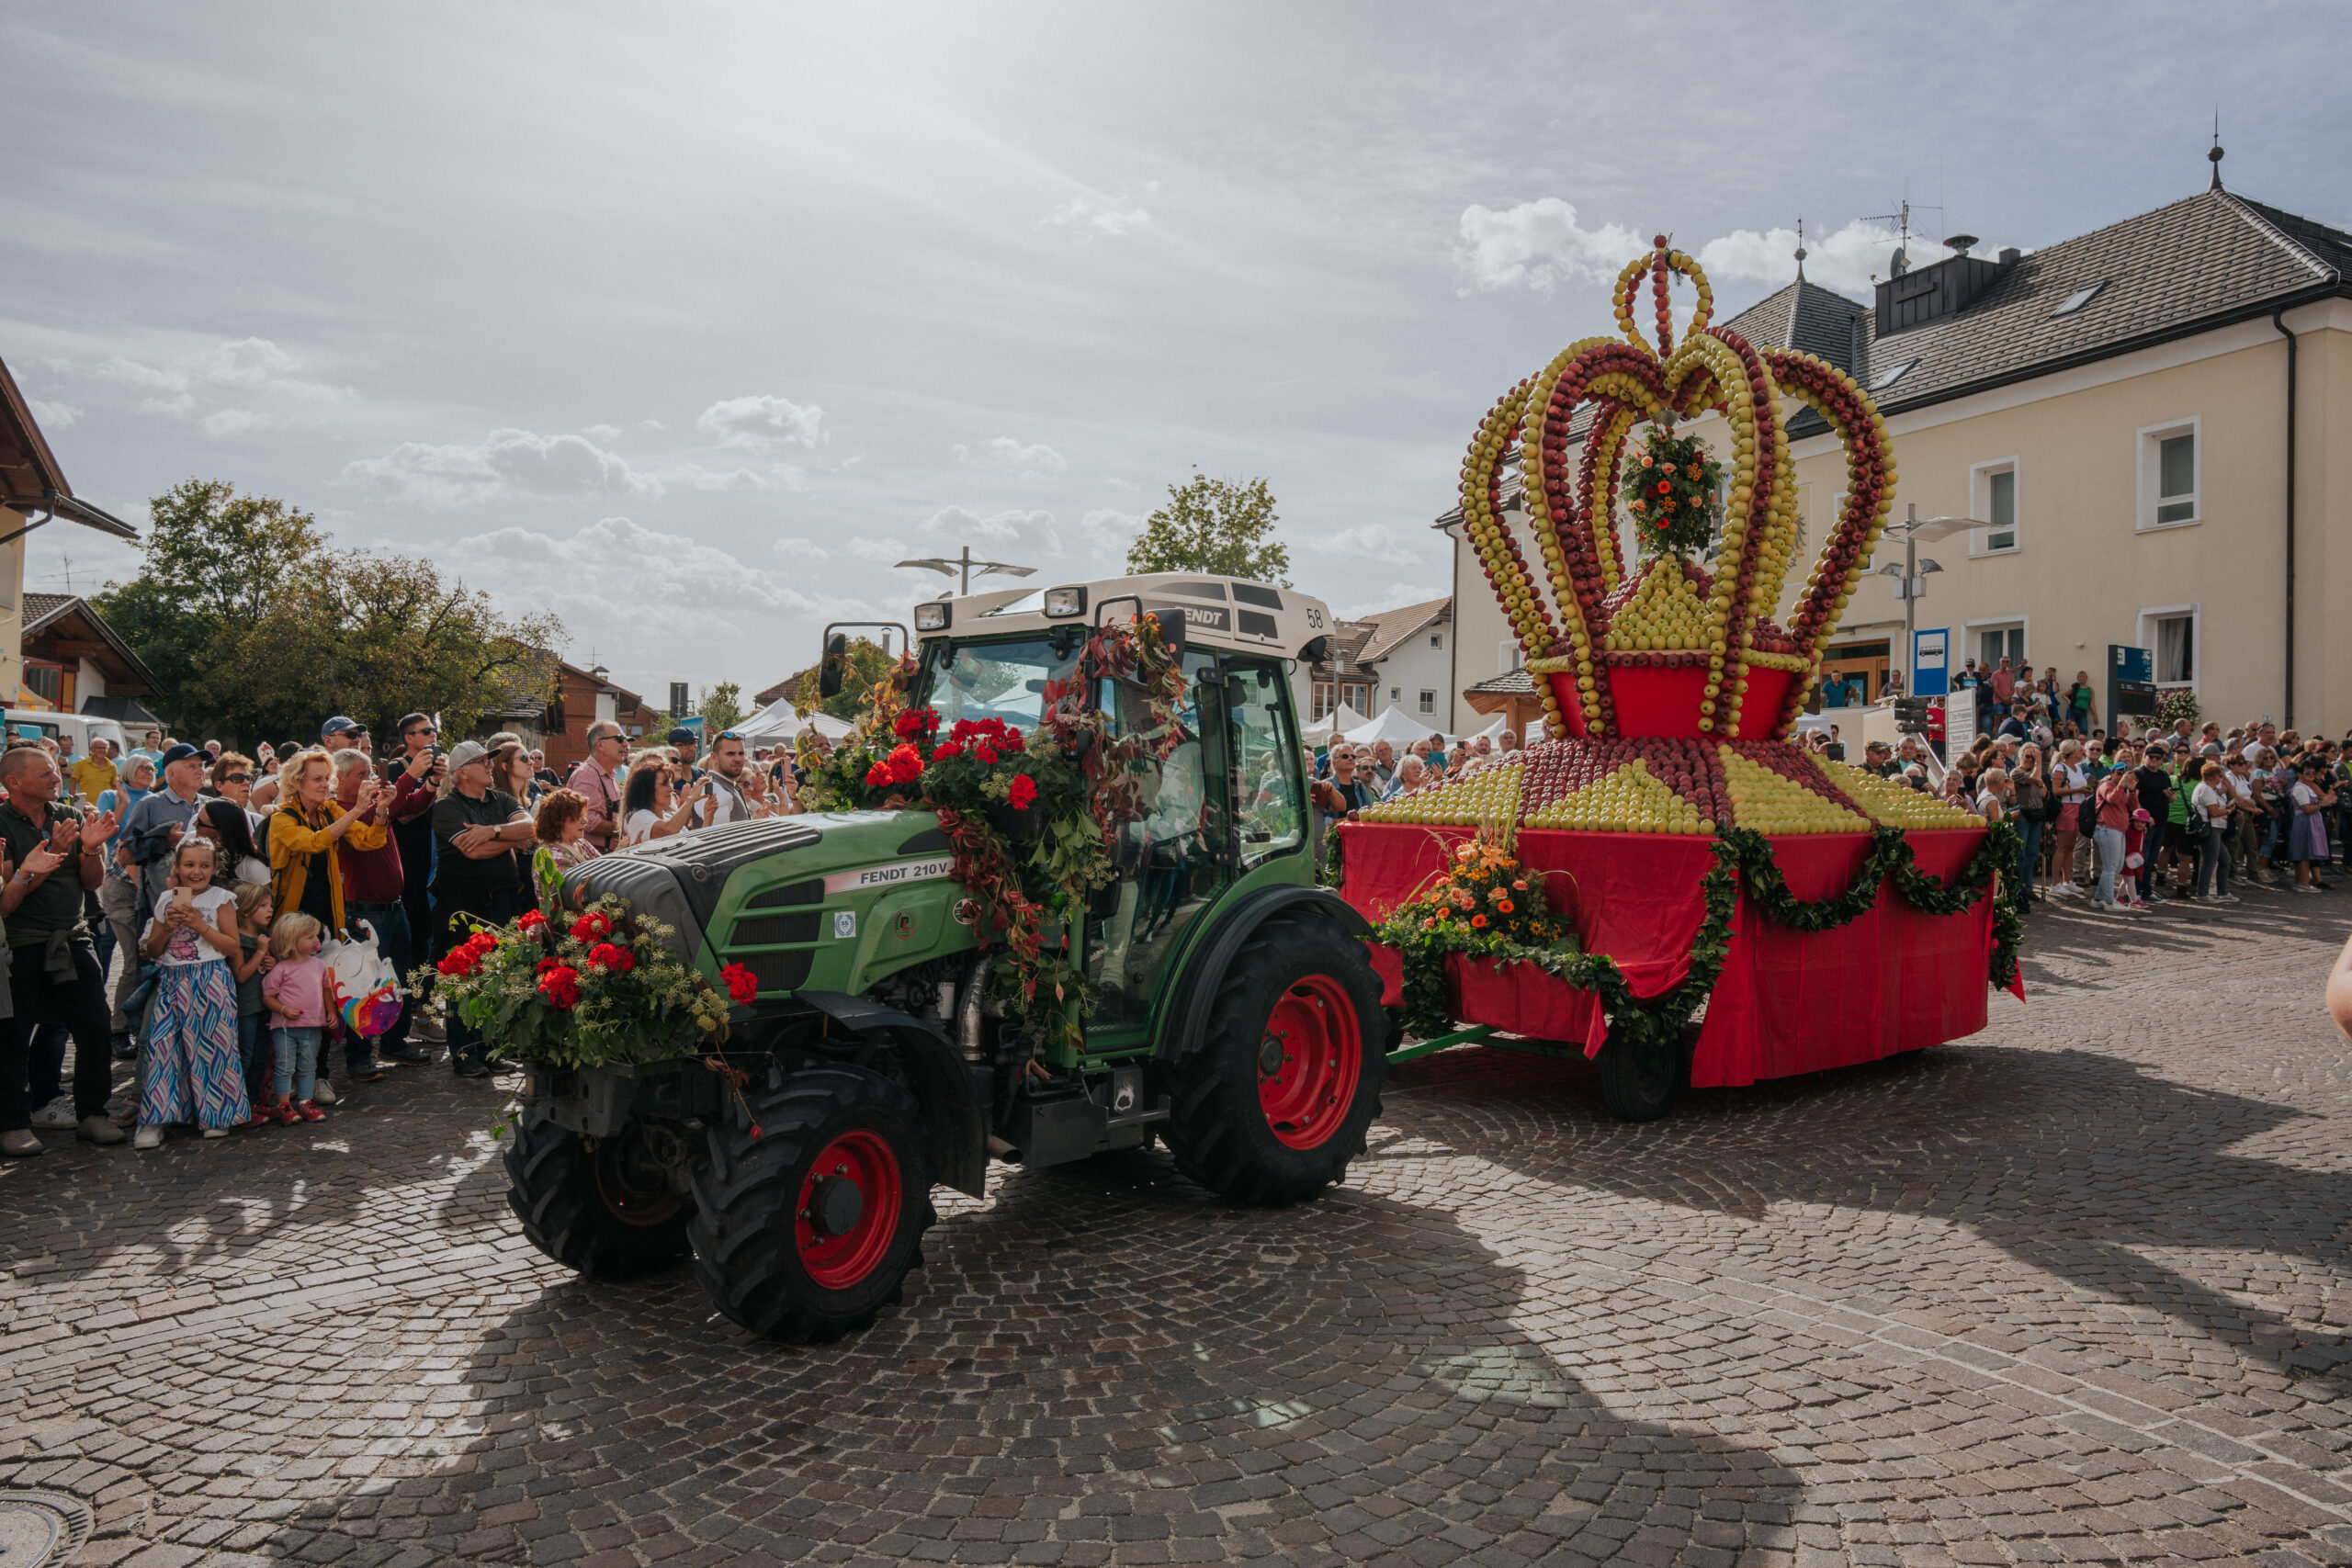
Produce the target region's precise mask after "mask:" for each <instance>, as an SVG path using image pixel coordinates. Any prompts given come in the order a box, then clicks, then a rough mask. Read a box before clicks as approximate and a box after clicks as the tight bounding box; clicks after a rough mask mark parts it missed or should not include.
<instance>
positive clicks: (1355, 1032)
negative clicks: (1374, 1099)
mask: <svg viewBox="0 0 2352 1568" xmlns="http://www.w3.org/2000/svg"><path fill="white" fill-rule="evenodd" d="M1362 1076H1363V1030H1362V1029H1361V1028H1360V1027H1359V1026H1358V1024H1357V1022H1356V1009H1355V1003H1354V1002H1352V1001H1351V1000H1350V999H1349V998H1348V993H1347V989H1346V987H1343V986H1341V985H1340V982H1339V981H1337V980H1335V979H1333V978H1332V977H1331V976H1329V975H1309V976H1306V978H1305V979H1302V980H1300V981H1298V982H1297V983H1296V984H1295V985H1294V986H1292V987H1290V989H1288V990H1286V991H1284V992H1283V994H1282V999H1281V1000H1279V1001H1277V1002H1275V1003H1274V1010H1273V1014H1272V1016H1271V1017H1269V1018H1268V1019H1267V1020H1266V1033H1265V1038H1264V1039H1263V1040H1262V1041H1261V1043H1260V1044H1259V1047H1258V1105H1259V1109H1261V1111H1264V1112H1265V1114H1266V1125H1267V1126H1268V1127H1270V1128H1272V1130H1273V1134H1274V1136H1275V1137H1277V1138H1279V1139H1281V1140H1282V1141H1283V1143H1284V1144H1286V1145H1289V1146H1290V1147H1292V1148H1294V1149H1313V1148H1320V1147H1321V1146H1322V1145H1324V1144H1325V1143H1327V1142H1329V1139H1330V1137H1331V1135H1332V1134H1335V1133H1337V1132H1338V1131H1339V1130H1340V1122H1344V1121H1346V1120H1347V1116H1348V1107H1349V1106H1351V1105H1352V1104H1353V1103H1355V1098H1356V1080H1357V1079H1358V1078H1359V1077H1362Z"/></svg>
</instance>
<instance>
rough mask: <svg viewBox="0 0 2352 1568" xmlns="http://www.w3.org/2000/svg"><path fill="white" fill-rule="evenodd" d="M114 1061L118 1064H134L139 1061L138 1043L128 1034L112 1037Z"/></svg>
mask: <svg viewBox="0 0 2352 1568" xmlns="http://www.w3.org/2000/svg"><path fill="white" fill-rule="evenodd" d="M114 1059H115V1060H116V1061H118V1062H135V1061H137V1060H139V1042H138V1041H136V1040H133V1039H132V1038H131V1037H130V1035H128V1034H118V1035H116V1036H115V1037H114Z"/></svg>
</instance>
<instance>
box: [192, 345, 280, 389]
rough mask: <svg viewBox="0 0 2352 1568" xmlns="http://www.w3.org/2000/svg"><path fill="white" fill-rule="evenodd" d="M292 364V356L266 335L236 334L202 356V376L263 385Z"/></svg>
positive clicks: (239, 384)
mask: <svg viewBox="0 0 2352 1568" xmlns="http://www.w3.org/2000/svg"><path fill="white" fill-rule="evenodd" d="M294 367H295V366H294V356H293V355H290V354H288V353H287V352H286V351H285V350H284V349H282V348H280V347H278V346H277V344H274V343H272V342H270V341H269V340H268V339H267V338H259V337H245V338H239V339H238V340H237V341H236V342H234V343H224V344H220V346H219V347H218V348H215V349H214V350H213V351H212V352H211V353H209V354H208V355H205V356H204V378H205V379H206V380H208V381H218V382H220V384H221V385H222V386H226V387H259V386H263V385H266V383H268V382H270V381H274V380H277V378H280V377H282V376H284V375H285V374H286V373H287V372H288V371H289V370H291V369H293V368H294Z"/></svg>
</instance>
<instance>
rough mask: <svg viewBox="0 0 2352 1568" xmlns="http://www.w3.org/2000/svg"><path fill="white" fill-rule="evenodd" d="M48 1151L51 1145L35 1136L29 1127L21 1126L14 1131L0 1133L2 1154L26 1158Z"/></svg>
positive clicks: (0, 1152)
mask: <svg viewBox="0 0 2352 1568" xmlns="http://www.w3.org/2000/svg"><path fill="white" fill-rule="evenodd" d="M48 1152H49V1145H46V1144H44V1143H42V1142H41V1141H40V1139H39V1138H36V1137H34V1136H33V1135H32V1133H31V1132H30V1131H29V1130H28V1129H27V1128H23V1127H19V1128H17V1130H16V1131H15V1132H13V1133H0V1155H6V1156H8V1157H9V1158H10V1159H26V1158H28V1157H30V1156H33V1155H40V1154H47V1153H48Z"/></svg>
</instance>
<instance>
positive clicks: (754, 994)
mask: <svg viewBox="0 0 2352 1568" xmlns="http://www.w3.org/2000/svg"><path fill="white" fill-rule="evenodd" d="M718 977H719V978H720V979H722V980H724V981H726V982H727V994H728V995H729V996H730V997H733V998H735V1005H736V1006H737V1007H746V1008H747V1007H750V1006H751V1005H752V1003H753V1002H755V1001H757V1000H758V999H759V996H760V977H759V976H756V975H754V974H752V972H751V970H750V969H748V968H746V967H745V966H744V965H742V964H729V965H727V967H725V968H724V969H721V970H720V971H719V972H718Z"/></svg>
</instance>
